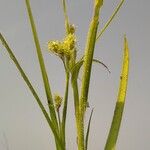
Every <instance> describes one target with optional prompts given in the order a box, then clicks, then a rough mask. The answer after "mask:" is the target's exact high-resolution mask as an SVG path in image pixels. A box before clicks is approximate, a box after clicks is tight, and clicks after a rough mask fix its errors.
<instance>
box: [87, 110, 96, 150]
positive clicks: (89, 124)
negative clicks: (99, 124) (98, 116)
mask: <svg viewBox="0 0 150 150" xmlns="http://www.w3.org/2000/svg"><path fill="white" fill-rule="evenodd" d="M93 110H94V109H92V111H91V114H90V118H89V122H88V128H87V132H86V138H85V150H87V148H88V139H89V133H90V126H91V119H92V115H93Z"/></svg>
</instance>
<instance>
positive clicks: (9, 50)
mask: <svg viewBox="0 0 150 150" xmlns="http://www.w3.org/2000/svg"><path fill="white" fill-rule="evenodd" d="M0 41H1V42H2V44H3V46H4V47H5V48H6V50H7V52H8V54H9V56H10V58H11V59H12V61H13V62H14V64H15V65H16V67H17V69H18V71H19V72H20V74H21V76H22V78H23V79H24V81H25V83H26V84H27V86H28V88H29V89H30V91H31V93H32V94H33V96H34V98H35V100H36V101H37V103H38V105H39V107H40V109H41V111H42V113H43V114H44V116H45V118H46V121H47V122H48V124H49V126H50V128H51V130H52V132H53V134H54V137H55V140H56V141H57V143H58V145H59V148H60V150H65V149H64V148H63V145H62V142H61V140H60V138H59V135H58V131H57V130H56V128H55V126H54V124H53V122H52V120H51V119H50V117H49V115H48V113H47V111H46V109H45V108H44V106H43V104H42V102H41V100H40V98H39V96H38V94H37V92H36V91H35V89H34V87H33V86H32V84H31V82H30V80H29V79H28V77H27V76H26V74H25V72H24V70H23V69H22V67H21V66H20V64H19V62H18V60H17V59H16V57H15V55H14V54H13V52H12V50H11V48H10V47H9V45H8V44H7V42H6V40H5V39H4V37H3V36H2V34H1V33H0Z"/></svg>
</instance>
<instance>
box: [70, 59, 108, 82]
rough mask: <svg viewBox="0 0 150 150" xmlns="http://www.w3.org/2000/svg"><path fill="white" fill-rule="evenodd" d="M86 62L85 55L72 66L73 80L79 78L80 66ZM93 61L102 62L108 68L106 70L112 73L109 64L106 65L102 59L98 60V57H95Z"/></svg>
mask: <svg viewBox="0 0 150 150" xmlns="http://www.w3.org/2000/svg"><path fill="white" fill-rule="evenodd" d="M83 62H84V57H82V58H81V59H80V60H79V61H78V62H77V63H76V64H75V66H74V67H73V68H72V70H71V73H72V77H71V81H72V82H74V81H76V80H77V78H78V76H79V71H80V68H81V67H82V65H83ZM93 62H95V63H98V64H101V65H102V66H103V67H105V68H106V70H107V71H108V72H109V73H110V70H109V68H108V67H107V65H105V64H104V63H103V62H102V61H100V60H98V59H93Z"/></svg>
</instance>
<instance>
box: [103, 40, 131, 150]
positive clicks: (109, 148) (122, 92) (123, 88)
mask: <svg viewBox="0 0 150 150" xmlns="http://www.w3.org/2000/svg"><path fill="white" fill-rule="evenodd" d="M128 75H129V49H128V43H127V39H126V37H125V38H124V58H123V65H122V73H121V76H120V87H119V92H118V98H117V102H116V107H115V111H114V116H113V120H112V124H111V128H110V131H109V135H108V138H107V142H106V145H105V150H115V147H116V142H117V138H118V134H119V129H120V125H121V120H122V115H123V110H124V104H125V97H126V92H127V84H128Z"/></svg>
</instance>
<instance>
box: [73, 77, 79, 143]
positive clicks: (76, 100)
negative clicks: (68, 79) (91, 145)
mask: <svg viewBox="0 0 150 150" xmlns="http://www.w3.org/2000/svg"><path fill="white" fill-rule="evenodd" d="M72 89H73V96H74V107H75V119H76V129H77V139H78V133H79V132H80V130H79V92H78V82H77V79H74V80H73V82H72ZM77 144H78V143H77Z"/></svg>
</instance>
